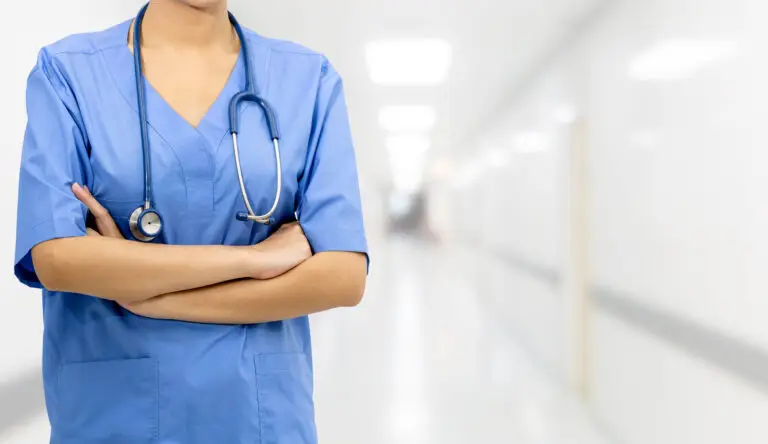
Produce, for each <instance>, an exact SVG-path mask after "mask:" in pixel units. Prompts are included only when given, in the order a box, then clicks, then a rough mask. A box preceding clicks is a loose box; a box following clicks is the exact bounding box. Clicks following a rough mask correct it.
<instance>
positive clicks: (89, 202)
mask: <svg viewBox="0 0 768 444" xmlns="http://www.w3.org/2000/svg"><path fill="white" fill-rule="evenodd" d="M72 192H73V193H75V197H77V200H79V201H80V202H82V203H83V204H85V206H86V207H88V210H89V211H90V212H91V213H92V214H93V215H94V216H95V217H97V218H99V217H105V216H109V211H107V209H106V208H104V207H103V206H102V205H101V204H100V203H99V201H97V200H96V198H95V197H93V195H92V194H91V192H90V191H89V190H88V187H82V186H80V184H79V183H73V184H72Z"/></svg>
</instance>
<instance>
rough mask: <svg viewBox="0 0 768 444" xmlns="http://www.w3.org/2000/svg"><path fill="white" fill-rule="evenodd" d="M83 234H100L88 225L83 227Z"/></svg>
mask: <svg viewBox="0 0 768 444" xmlns="http://www.w3.org/2000/svg"><path fill="white" fill-rule="evenodd" d="M85 234H87V235H88V236H101V234H99V232H98V231H96V230H94V229H93V228H90V227H89V228H86V229H85Z"/></svg>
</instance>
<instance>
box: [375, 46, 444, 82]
mask: <svg viewBox="0 0 768 444" xmlns="http://www.w3.org/2000/svg"><path fill="white" fill-rule="evenodd" d="M365 56H366V60H367V62H368V70H369V73H370V75H371V80H373V82H374V83H376V84H379V85H417V86H424V85H437V84H440V83H443V82H444V81H445V80H446V78H447V77H448V70H449V68H450V66H451V62H452V57H453V48H452V47H451V45H450V44H449V43H448V42H446V41H445V40H441V39H391V40H377V41H373V42H370V43H368V44H367V45H366V47H365Z"/></svg>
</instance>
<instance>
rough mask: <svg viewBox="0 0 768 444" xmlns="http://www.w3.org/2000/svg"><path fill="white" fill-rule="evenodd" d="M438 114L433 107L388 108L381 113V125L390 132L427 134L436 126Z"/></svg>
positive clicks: (406, 106) (407, 106)
mask: <svg viewBox="0 0 768 444" xmlns="http://www.w3.org/2000/svg"><path fill="white" fill-rule="evenodd" d="M436 121H437V112H436V111H435V108H433V107H431V106H423V105H405V106H387V107H384V108H382V109H381V110H380V111H379V125H381V127H382V128H384V129H385V130H387V131H390V132H394V133H397V132H426V131H429V130H431V129H432V127H434V126H435V122H436Z"/></svg>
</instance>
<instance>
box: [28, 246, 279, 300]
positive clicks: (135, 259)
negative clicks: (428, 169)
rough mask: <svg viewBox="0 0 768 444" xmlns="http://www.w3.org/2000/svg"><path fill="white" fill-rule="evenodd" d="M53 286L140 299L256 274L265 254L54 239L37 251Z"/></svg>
mask: <svg viewBox="0 0 768 444" xmlns="http://www.w3.org/2000/svg"><path fill="white" fill-rule="evenodd" d="M32 260H33V262H34V265H35V270H36V272H37V275H38V278H39V279H40V282H41V283H42V284H43V286H44V287H46V288H48V289H49V290H54V291H63V292H71V293H81V294H87V295H91V296H96V297H99V298H103V299H111V300H116V301H122V302H137V301H143V300H146V299H150V298H153V297H155V296H159V295H162V294H168V293H173V292H178V291H184V290H190V289H194V288H200V287H206V286H209V285H215V284H218V283H221V282H227V281H231V280H235V279H242V278H247V277H253V276H254V273H255V272H257V271H258V269H259V267H260V266H261V264H260V263H259V262H260V260H263V261H266V260H267V256H266V254H265V253H259V252H258V251H255V250H253V249H250V248H248V247H233V246H179V245H160V244H143V243H139V242H132V241H127V240H121V239H113V238H108V237H99V236H84V237H72V238H62V239H54V240H50V241H47V242H43V243H41V244H39V245H37V246H35V247H34V248H33V249H32Z"/></svg>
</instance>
